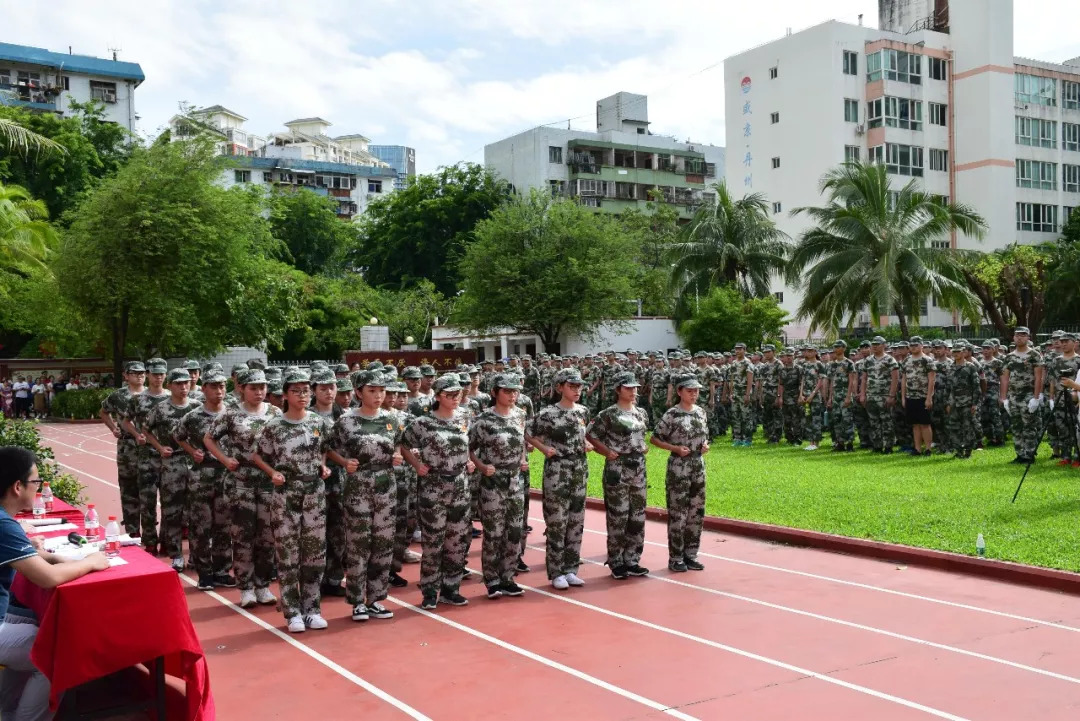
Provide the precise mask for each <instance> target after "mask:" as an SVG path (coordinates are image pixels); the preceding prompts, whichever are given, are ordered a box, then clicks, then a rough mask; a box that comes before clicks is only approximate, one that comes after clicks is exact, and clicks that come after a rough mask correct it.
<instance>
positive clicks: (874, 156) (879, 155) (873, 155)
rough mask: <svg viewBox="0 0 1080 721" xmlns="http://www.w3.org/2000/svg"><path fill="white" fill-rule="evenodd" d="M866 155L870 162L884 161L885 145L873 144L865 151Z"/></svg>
mask: <svg viewBox="0 0 1080 721" xmlns="http://www.w3.org/2000/svg"><path fill="white" fill-rule="evenodd" d="M867 157H868V159H869V161H870V162H871V163H884V162H885V146H884V145H875V146H874V147H872V148H870V151H869V152H868V153H867Z"/></svg>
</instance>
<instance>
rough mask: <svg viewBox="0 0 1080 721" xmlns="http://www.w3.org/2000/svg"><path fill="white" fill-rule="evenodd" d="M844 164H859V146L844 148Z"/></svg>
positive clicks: (846, 146)
mask: <svg viewBox="0 0 1080 721" xmlns="http://www.w3.org/2000/svg"><path fill="white" fill-rule="evenodd" d="M844 162H845V163H857V162H859V146H858V145H845V146H844Z"/></svg>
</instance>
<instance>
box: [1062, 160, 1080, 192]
mask: <svg viewBox="0 0 1080 721" xmlns="http://www.w3.org/2000/svg"><path fill="white" fill-rule="evenodd" d="M1061 189H1062V190H1064V191H1065V192H1066V193H1080V165H1062V166H1061Z"/></svg>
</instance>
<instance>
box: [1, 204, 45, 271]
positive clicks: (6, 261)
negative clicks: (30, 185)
mask: <svg viewBox="0 0 1080 721" xmlns="http://www.w3.org/2000/svg"><path fill="white" fill-rule="evenodd" d="M48 217H49V211H48V210H46V209H45V203H43V202H41V201H40V200H34V198H33V197H31V195H30V193H28V192H27V191H26V189H25V188H22V187H20V186H18V185H4V184H3V183H0V271H14V272H19V271H20V270H21V269H24V268H28V267H37V268H42V267H44V266H45V259H46V258H48V256H49V253H50V251H51V249H52V248H53V246H54V245H55V243H56V231H55V230H53V227H52V226H51V225H49V222H48Z"/></svg>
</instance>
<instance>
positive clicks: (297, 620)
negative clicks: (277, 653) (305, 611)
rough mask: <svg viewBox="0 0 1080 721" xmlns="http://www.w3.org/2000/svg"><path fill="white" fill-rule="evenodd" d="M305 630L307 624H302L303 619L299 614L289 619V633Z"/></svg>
mask: <svg viewBox="0 0 1080 721" xmlns="http://www.w3.org/2000/svg"><path fill="white" fill-rule="evenodd" d="M306 630H307V626H305V625H304V619H303V618H301V617H300V616H293V617H292V618H290V619H289V633H303V632H304V631H306Z"/></svg>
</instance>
